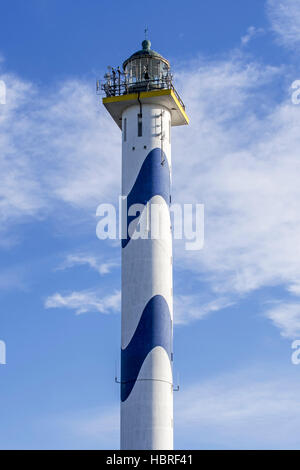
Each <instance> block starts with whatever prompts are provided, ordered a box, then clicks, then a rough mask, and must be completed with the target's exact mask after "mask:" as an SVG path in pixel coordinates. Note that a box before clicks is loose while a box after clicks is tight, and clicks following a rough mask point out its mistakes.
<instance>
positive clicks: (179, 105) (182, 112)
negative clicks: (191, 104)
mask: <svg viewBox="0 0 300 470" xmlns="http://www.w3.org/2000/svg"><path fill="white" fill-rule="evenodd" d="M170 91H171V96H172V98H173V100H174V101H175V103H176V104H177V106H178V108H179V110H180V111H181V114H183V116H184V117H185V120H186V122H187V124H189V122H190V120H189V118H188V117H187V114H186V112H185V110H184V109H183V107H182V106H181V104H180V102H179V101H178V99H177V96H176V95H175V93H174V91H173V90H170Z"/></svg>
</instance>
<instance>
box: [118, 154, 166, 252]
mask: <svg viewBox="0 0 300 470" xmlns="http://www.w3.org/2000/svg"><path fill="white" fill-rule="evenodd" d="M163 159H164V164H163V165H162V164H161V149H160V148H155V149H153V150H151V152H149V153H148V155H147V157H146V158H145V160H144V162H143V165H142V167H141V169H140V171H139V174H138V176H137V178H136V180H135V183H134V185H133V187H132V188H131V191H130V193H129V194H128V196H127V208H129V207H130V206H132V205H133V204H144V205H145V204H147V202H148V201H149V200H150V199H151V198H152V197H153V196H157V195H160V196H162V197H163V198H164V199H165V201H166V203H167V204H168V205H169V204H170V169H169V163H168V160H167V157H166V155H165V153H163ZM139 215H140V214H137V215H136V216H128V217H127V234H126V235H127V238H124V239H123V240H122V248H125V246H126V245H127V243H128V242H129V241H130V237H129V235H128V226H129V224H130V222H132V221H133V220H134V219H136V218H137V217H138V216H139Z"/></svg>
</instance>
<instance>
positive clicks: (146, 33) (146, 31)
mask: <svg viewBox="0 0 300 470" xmlns="http://www.w3.org/2000/svg"><path fill="white" fill-rule="evenodd" d="M144 33H145V39H148V37H147V36H148V26H146V27H145V29H144Z"/></svg>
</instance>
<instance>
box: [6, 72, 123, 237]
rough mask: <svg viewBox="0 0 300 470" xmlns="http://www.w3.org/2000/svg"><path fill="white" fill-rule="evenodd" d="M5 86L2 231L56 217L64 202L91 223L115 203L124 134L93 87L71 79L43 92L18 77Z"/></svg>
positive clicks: (13, 77) (7, 82)
mask: <svg viewBox="0 0 300 470" xmlns="http://www.w3.org/2000/svg"><path fill="white" fill-rule="evenodd" d="M0 72H1V71H0ZM0 80H3V81H4V82H5V84H6V90H7V96H6V104H5V105H1V106H0V172H1V175H2V179H1V188H0V221H1V230H2V231H3V230H8V229H9V227H10V225H11V224H13V223H16V222H19V221H22V220H24V218H26V219H27V220H28V217H29V218H30V219H32V217H38V218H40V217H45V216H46V215H48V214H49V212H52V213H53V210H54V209H57V212H58V211H59V210H61V208H62V205H61V202H64V203H67V204H69V205H71V206H73V207H77V208H81V209H82V208H84V209H85V212H86V213H89V214H90V216H91V217H92V213H93V214H94V211H95V208H96V207H97V206H98V204H99V203H100V202H101V201H103V200H104V201H106V200H107V199H108V200H110V201H113V200H114V199H116V198H117V197H118V185H119V179H120V178H119V177H118V176H119V175H120V166H121V160H120V145H119V140H120V131H119V130H118V129H117V128H116V126H115V124H114V123H113V122H112V121H111V120H110V119H108V116H107V115H106V111H105V110H104V109H103V107H102V106H101V105H100V103H99V101H100V100H99V97H96V95H95V90H94V87H93V84H92V83H88V84H87V83H85V82H83V81H79V80H69V81H66V82H65V83H63V84H61V85H60V86H57V87H56V88H55V89H52V90H49V89H47V92H45V91H44V90H43V89H39V88H37V87H36V86H34V85H33V84H32V83H29V82H25V81H24V80H22V79H20V78H18V77H16V76H14V75H12V74H8V73H2V74H1V73H0ZM57 202H60V204H59V205H58V204H57ZM3 237H4V239H5V235H3ZM6 238H7V237H6Z"/></svg>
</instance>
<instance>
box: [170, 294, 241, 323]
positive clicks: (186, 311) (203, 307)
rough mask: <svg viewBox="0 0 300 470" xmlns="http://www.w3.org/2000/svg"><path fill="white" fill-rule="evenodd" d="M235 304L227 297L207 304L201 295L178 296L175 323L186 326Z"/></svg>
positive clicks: (175, 302) (175, 305)
mask: <svg viewBox="0 0 300 470" xmlns="http://www.w3.org/2000/svg"><path fill="white" fill-rule="evenodd" d="M233 304H234V302H232V301H231V300H229V299H228V298H226V297H220V298H217V299H214V300H211V301H209V302H207V301H205V300H204V298H203V297H201V296H200V295H193V294H191V295H176V296H175V297H174V322H175V323H176V324H185V323H190V322H191V321H194V320H200V319H201V318H203V317H205V316H206V315H208V314H209V313H213V312H217V311H218V310H222V309H224V308H227V307H229V306H231V305H233Z"/></svg>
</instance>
